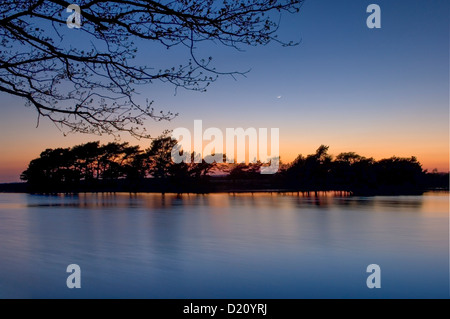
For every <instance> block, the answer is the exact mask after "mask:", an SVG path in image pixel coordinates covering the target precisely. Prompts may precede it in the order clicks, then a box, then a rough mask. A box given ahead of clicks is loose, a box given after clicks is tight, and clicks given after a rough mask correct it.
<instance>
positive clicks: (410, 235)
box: [0, 193, 449, 298]
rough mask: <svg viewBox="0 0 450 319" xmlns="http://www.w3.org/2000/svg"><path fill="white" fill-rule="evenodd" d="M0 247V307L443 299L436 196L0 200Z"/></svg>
mask: <svg viewBox="0 0 450 319" xmlns="http://www.w3.org/2000/svg"><path fill="white" fill-rule="evenodd" d="M0 241H1V242H2V245H0V257H1V258H0V286H1V287H2V289H1V292H0V297H4V298H12V297H20V298H23V297H33V298H36V297H38V298H40V297H61V298H71V297H75V298H78V297H86V298H92V297H95V298H98V297H112V298H126V297H138V298H309V297H313V298H342V297H352V298H359V297H369V298H372V297H390V298H391V297H399V298H412V297H415V298H417V297H440V298H441V297H445V298H446V297H448V273H449V269H448V257H449V256H448V242H449V237H448V194H444V195H443V194H442V193H440V194H436V193H428V194H425V195H424V196H402V197H387V196H381V197H350V196H346V194H338V193H326V194H317V196H316V194H313V193H310V194H309V195H306V194H302V193H284V194H278V193H254V194H210V195H195V194H183V195H177V194H165V195H160V194H79V195H76V196H71V195H62V196H36V195H25V194H0ZM71 263H77V264H79V265H80V267H81V268H82V273H83V288H82V289H81V290H80V291H76V292H74V291H71V290H69V289H67V288H66V287H65V279H66V273H65V267H67V265H68V264H71ZM370 263H378V264H379V265H380V266H381V267H382V270H383V283H384V285H383V289H381V290H379V291H372V290H369V289H367V287H366V286H365V279H366V273H365V267H366V266H367V265H368V264H370ZM412 278H413V279H412ZM411 287H413V288H414V289H412V288H411Z"/></svg>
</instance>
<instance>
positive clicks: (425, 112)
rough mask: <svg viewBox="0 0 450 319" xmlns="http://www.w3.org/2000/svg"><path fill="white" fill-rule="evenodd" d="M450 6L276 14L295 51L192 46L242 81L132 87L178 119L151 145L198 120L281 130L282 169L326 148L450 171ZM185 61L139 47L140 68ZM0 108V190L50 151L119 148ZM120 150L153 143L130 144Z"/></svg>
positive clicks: (442, 0) (327, 2)
mask: <svg viewBox="0 0 450 319" xmlns="http://www.w3.org/2000/svg"><path fill="white" fill-rule="evenodd" d="M371 3H375V4H378V5H379V6H380V8H381V28H380V29H369V28H368V27H367V25H366V19H367V17H368V16H369V14H370V13H367V12H366V8H367V6H368V5H369V4H371ZM449 8H450V4H449V1H447V0H432V1H425V0H421V1H417V0H415V1H411V0H409V1H404V0H401V1H400V0H399V1H380V0H371V1H364V0H358V1H350V0H346V1H335V0H309V1H308V0H306V1H305V3H304V5H303V7H302V8H301V11H300V13H298V14H296V15H288V14H283V15H282V17H281V25H280V29H279V31H278V36H279V38H280V39H284V40H287V41H289V40H293V41H298V42H300V43H299V45H297V46H294V47H282V46H280V45H278V44H276V43H273V44H269V45H267V46H259V47H251V48H248V47H246V48H244V49H245V51H243V52H240V51H236V50H233V49H231V48H224V47H223V46H219V45H217V44H214V43H210V44H207V45H204V46H202V47H201V48H199V50H198V52H199V54H200V55H201V56H204V57H208V56H212V57H213V64H214V66H215V67H216V68H217V69H219V70H221V71H247V70H250V72H248V73H247V74H246V76H245V77H243V76H241V77H240V76H238V77H236V79H233V78H232V77H229V76H223V77H220V78H219V79H218V80H217V81H216V82H214V83H212V84H211V86H210V87H209V88H208V90H207V91H206V92H195V91H186V90H180V89H179V90H177V92H176V94H175V91H174V88H173V87H172V86H169V85H166V84H160V83H154V84H152V85H149V86H146V87H138V92H139V96H138V97H137V98H138V100H139V99H140V100H141V102H144V101H145V99H147V98H148V99H150V100H154V106H155V108H156V109H158V110H159V109H161V110H170V111H172V112H176V113H179V115H178V116H177V117H176V118H175V119H174V120H172V121H171V122H153V121H151V120H150V121H148V122H147V123H146V124H145V125H146V127H147V129H148V130H149V131H150V133H151V134H152V135H153V136H155V137H156V136H158V135H159V134H161V132H162V131H163V130H165V129H175V128H177V127H185V128H188V129H190V130H192V131H193V124H194V120H202V121H203V128H204V129H206V128H208V127H217V128H220V129H222V130H223V132H225V128H227V127H231V128H237V127H243V128H244V129H245V128H249V127H254V128H268V129H270V128H279V130H280V155H281V160H282V161H283V162H290V161H292V160H293V159H295V157H296V156H297V155H298V154H303V155H306V154H311V153H314V152H315V150H316V149H317V148H318V147H319V146H320V145H321V144H324V145H328V146H330V148H329V152H330V153H331V154H333V155H337V154H339V153H341V152H345V151H354V152H356V153H358V154H360V155H363V156H366V157H374V158H375V159H377V160H378V159H382V158H388V157H391V156H394V155H395V156H400V157H410V156H416V157H417V158H418V160H419V162H420V163H421V164H422V166H423V168H424V169H428V170H432V169H434V168H437V169H438V170H439V171H449ZM74 32H76V31H74ZM169 51H170V50H169ZM185 53H186V52H183V51H182V50H181V49H175V50H172V51H170V52H166V51H162V50H161V49H160V48H158V47H155V46H154V44H152V43H140V44H139V56H138V58H137V61H136V62H140V63H151V64H152V65H153V64H155V65H157V66H159V65H160V64H170V63H173V64H174V65H177V64H179V63H178V62H183V61H182V60H183V59H184V57H185ZM0 108H1V110H2V113H1V117H0V133H1V135H0V136H1V137H0V150H1V151H0V182H15V181H19V177H20V173H21V172H22V171H23V170H25V169H26V168H27V165H28V163H29V161H30V160H32V159H34V158H36V157H38V156H39V154H40V152H42V151H43V150H45V149H46V148H56V147H71V146H74V145H76V144H80V143H85V142H89V141H97V140H99V141H101V142H102V143H107V142H110V141H113V140H114V138H113V137H111V136H102V137H99V136H95V135H86V134H69V135H67V136H65V135H64V134H63V133H62V132H61V131H59V130H58V128H57V127H55V125H53V124H52V123H51V122H50V121H48V120H42V119H41V121H40V124H39V126H38V127H37V114H36V111H35V110H33V109H32V108H30V107H26V106H25V103H24V100H22V99H21V98H18V97H13V96H9V95H7V94H3V93H0ZM122 141H126V142H129V143H130V144H133V145H141V146H142V148H146V147H148V146H149V144H150V141H148V140H136V139H134V138H132V137H129V136H126V134H125V135H122Z"/></svg>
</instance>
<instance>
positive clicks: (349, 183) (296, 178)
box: [21, 137, 449, 195]
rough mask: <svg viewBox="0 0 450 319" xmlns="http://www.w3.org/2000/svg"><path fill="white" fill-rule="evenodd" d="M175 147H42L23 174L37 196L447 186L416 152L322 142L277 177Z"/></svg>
mask: <svg viewBox="0 0 450 319" xmlns="http://www.w3.org/2000/svg"><path fill="white" fill-rule="evenodd" d="M175 145H176V141H174V140H172V139H171V138H170V137H160V138H157V139H155V140H153V141H152V143H151V145H150V147H149V148H148V149H145V150H141V149H140V148H139V146H130V145H129V144H128V143H116V142H114V143H109V144H106V145H100V143H99V142H90V143H86V144H82V145H77V146H74V147H71V148H56V149H47V150H45V151H43V152H42V153H41V154H40V157H39V158H36V159H34V160H32V161H31V162H30V163H29V165H28V168H27V169H26V170H25V171H24V172H23V173H22V175H21V179H22V180H24V181H26V182H27V191H29V192H35V193H56V192H120V191H126V192H138V191H141V192H175V193H183V192H191V193H209V192H221V191H228V192H237V191H264V190H270V191H274V190H275V191H276V190H280V191H302V192H314V191H327V190H335V191H347V192H351V193H353V194H366V195H370V194H415V193H421V192H423V191H424V190H426V189H430V188H445V189H448V180H449V179H448V174H440V173H437V172H433V173H429V172H427V171H424V170H423V169H422V167H421V164H420V163H419V162H418V161H417V159H416V158H415V157H411V158H400V157H391V158H388V159H382V160H379V161H376V160H374V159H373V158H366V157H363V156H360V155H358V154H356V153H354V152H346V153H341V154H339V155H337V156H336V157H335V158H333V156H331V155H330V154H328V149H329V147H328V146H324V145H321V146H320V147H319V148H318V149H317V151H316V153H315V154H310V155H307V156H303V155H299V156H298V157H297V158H296V159H295V160H294V161H293V162H292V163H290V164H282V163H280V169H279V171H278V172H277V173H276V174H273V175H264V174H260V169H261V166H262V165H263V164H262V163H260V162H257V163H250V164H225V163H216V162H214V163H212V164H210V163H207V162H206V161H205V160H204V159H203V160H201V162H200V163H194V161H192V163H179V164H176V163H173V161H172V159H171V151H172V148H173V147H174V146H175ZM194 155H195V154H191V159H192V160H193V159H194ZM221 156H222V155H221ZM223 158H224V159H225V155H223Z"/></svg>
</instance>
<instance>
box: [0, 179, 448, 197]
mask: <svg viewBox="0 0 450 319" xmlns="http://www.w3.org/2000/svg"><path fill="white" fill-rule="evenodd" d="M227 186H228V187H227ZM427 191H444V192H448V191H449V188H448V187H434V188H423V189H411V188H406V189H402V188H383V189H370V190H369V189H355V190H345V189H338V188H336V189H310V190H308V189H293V188H261V187H260V188H243V187H231V185H221V186H219V187H218V186H217V185H213V186H212V187H211V188H209V189H207V188H202V189H196V190H187V189H176V188H170V187H169V188H165V189H163V190H162V189H159V190H158V189H155V188H154V187H150V188H149V187H141V188H135V189H129V188H128V187H126V186H125V185H116V187H111V186H109V187H98V185H97V187H95V188H92V187H89V188H86V189H77V190H70V191H69V190H61V191H58V190H52V191H40V192H36V191H30V189H29V185H28V184H27V183H23V182H22V183H20V182H17V183H0V193H29V194H77V193H159V194H165V193H175V194H214V193H302V194H305V195H307V196H308V195H310V196H318V194H319V193H324V192H334V193H335V194H336V195H338V196H377V195H398V196H400V195H422V194H423V193H425V192H427Z"/></svg>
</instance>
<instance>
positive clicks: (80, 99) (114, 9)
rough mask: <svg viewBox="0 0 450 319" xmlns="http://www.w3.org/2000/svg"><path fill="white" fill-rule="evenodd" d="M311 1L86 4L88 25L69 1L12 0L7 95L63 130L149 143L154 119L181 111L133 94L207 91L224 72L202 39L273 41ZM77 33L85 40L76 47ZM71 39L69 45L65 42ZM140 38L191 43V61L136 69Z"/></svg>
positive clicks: (0, 86)
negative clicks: (203, 54) (286, 20)
mask: <svg viewBox="0 0 450 319" xmlns="http://www.w3.org/2000/svg"><path fill="white" fill-rule="evenodd" d="M303 1H304V0H282V1H277V0H246V1H227V0H223V1H213V0H206V1H202V0H191V1H188V0H176V1H161V2H158V1H145V0H137V1H103V0H81V1H78V3H77V4H78V5H79V6H80V8H81V15H82V19H83V20H82V28H81V29H79V30H77V31H73V30H69V29H68V28H67V26H66V19H67V16H68V14H67V12H66V8H67V7H68V6H69V5H70V4H71V3H70V2H68V1H64V0H49V1H42V0H38V1H32V0H18V1H17V0H5V1H2V3H1V4H0V44H1V47H0V91H2V92H6V93H8V94H12V95H16V96H19V97H22V98H24V99H25V100H26V101H27V103H28V104H29V105H31V106H33V107H34V108H35V109H36V110H37V112H38V117H47V118H49V119H50V120H51V121H53V122H54V123H55V124H57V125H58V127H60V128H61V130H63V131H67V129H68V130H69V131H73V132H82V133H94V134H105V133H106V134H115V133H117V132H128V133H130V134H131V135H133V136H135V137H149V134H148V133H147V132H146V131H145V128H144V126H143V124H144V121H145V120H147V119H154V120H157V121H161V120H171V119H173V118H174V117H175V116H176V115H177V114H173V113H171V112H159V113H157V112H155V110H154V108H153V107H152V102H147V103H146V105H144V106H142V105H139V104H138V103H137V102H136V101H135V89H136V87H137V86H139V85H146V84H150V83H153V82H154V81H161V82H164V83H168V84H170V85H173V86H175V88H178V87H182V88H185V89H188V90H198V91H203V90H205V89H206V87H207V86H208V85H209V84H210V83H211V82H214V81H215V80H216V79H217V77H218V76H219V75H231V76H235V75H244V74H245V72H238V71H232V72H221V71H218V70H216V69H215V68H214V67H212V66H210V64H211V59H212V58H211V57H208V58H206V59H202V58H199V57H198V56H197V52H196V49H195V48H196V46H195V44H196V43H200V42H204V41H212V42H218V43H220V44H222V45H224V46H228V47H232V48H235V49H237V50H241V49H242V47H243V46H257V45H265V44H268V43H269V42H271V41H276V42H278V43H281V44H282V45H295V43H292V42H282V41H280V40H279V39H277V37H276V34H275V33H276V31H277V28H278V22H277V23H275V22H274V21H278V20H277V17H279V16H280V14H281V12H287V13H295V12H298V11H299V9H300V7H301V5H302V3H303ZM70 32H79V33H78V34H77V38H78V36H79V35H80V33H81V34H82V36H83V39H84V40H83V43H80V44H79V45H77V46H74V45H73V44H72V43H71V42H70ZM68 38H69V39H68ZM133 40H146V41H151V42H152V43H156V44H159V45H161V46H162V47H165V48H172V47H175V46H184V47H186V50H187V51H186V52H187V53H188V54H189V55H190V59H189V60H187V61H185V63H184V64H181V65H179V66H178V67H169V68H155V66H153V67H152V66H147V65H144V66H140V65H134V64H132V61H133V59H134V58H135V57H136V54H137V45H136V44H135V43H134V42H133Z"/></svg>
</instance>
